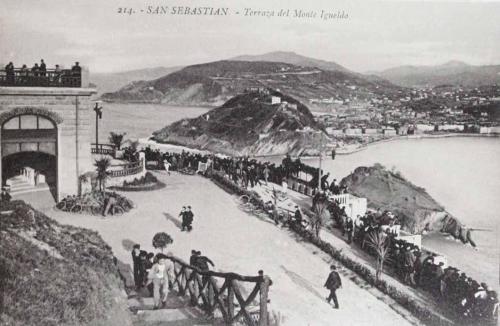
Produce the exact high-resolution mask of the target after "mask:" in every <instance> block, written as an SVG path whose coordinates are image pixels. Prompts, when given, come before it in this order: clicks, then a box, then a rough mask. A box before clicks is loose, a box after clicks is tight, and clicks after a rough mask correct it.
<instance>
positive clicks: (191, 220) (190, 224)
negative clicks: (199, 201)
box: [186, 206, 194, 231]
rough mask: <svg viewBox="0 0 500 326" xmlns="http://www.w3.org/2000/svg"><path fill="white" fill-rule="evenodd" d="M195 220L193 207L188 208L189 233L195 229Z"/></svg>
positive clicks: (187, 222) (187, 224) (187, 223)
mask: <svg viewBox="0 0 500 326" xmlns="http://www.w3.org/2000/svg"><path fill="white" fill-rule="evenodd" d="M193 219H194V214H193V212H192V211H191V206H188V207H187V211H186V226H187V230H188V231H191V230H192V229H193V226H192V224H193Z"/></svg>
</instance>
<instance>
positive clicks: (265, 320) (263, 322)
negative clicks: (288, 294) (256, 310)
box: [259, 270, 270, 326]
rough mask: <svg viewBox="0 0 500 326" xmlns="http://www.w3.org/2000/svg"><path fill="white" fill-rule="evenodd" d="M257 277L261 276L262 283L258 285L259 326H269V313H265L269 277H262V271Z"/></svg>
mask: <svg viewBox="0 0 500 326" xmlns="http://www.w3.org/2000/svg"><path fill="white" fill-rule="evenodd" d="M259 276H263V281H262V282H261V283H260V316H259V326H269V312H268V311H267V297H268V291H269V283H270V280H269V277H267V276H265V275H264V272H263V271H262V270H260V271H259Z"/></svg>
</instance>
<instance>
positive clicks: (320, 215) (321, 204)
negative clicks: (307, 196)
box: [311, 200, 330, 238]
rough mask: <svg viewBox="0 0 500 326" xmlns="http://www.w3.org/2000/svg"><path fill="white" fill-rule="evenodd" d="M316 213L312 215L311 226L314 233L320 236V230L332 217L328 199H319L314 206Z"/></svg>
mask: <svg viewBox="0 0 500 326" xmlns="http://www.w3.org/2000/svg"><path fill="white" fill-rule="evenodd" d="M313 211H314V214H313V216H312V217H311V226H312V229H313V231H314V234H315V235H316V237H317V238H319V231H320V230H321V228H323V227H324V226H325V224H326V222H327V221H328V220H329V219H330V211H329V210H328V201H326V200H320V201H317V202H316V204H315V205H314V207H313Z"/></svg>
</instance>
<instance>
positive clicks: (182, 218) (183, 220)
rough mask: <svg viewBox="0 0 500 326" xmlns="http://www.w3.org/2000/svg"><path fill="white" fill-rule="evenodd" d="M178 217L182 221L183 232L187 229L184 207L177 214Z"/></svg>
mask: <svg viewBox="0 0 500 326" xmlns="http://www.w3.org/2000/svg"><path fill="white" fill-rule="evenodd" d="M179 217H180V218H181V220H182V224H181V226H182V228H181V231H184V230H185V229H186V227H187V218H186V206H182V209H181V212H180V213H179Z"/></svg>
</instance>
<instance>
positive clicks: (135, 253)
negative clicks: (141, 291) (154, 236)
mask: <svg viewBox="0 0 500 326" xmlns="http://www.w3.org/2000/svg"><path fill="white" fill-rule="evenodd" d="M140 253H141V246H140V245H138V244H135V245H134V247H133V249H132V263H133V265H134V284H135V287H136V288H137V289H138V288H140V287H141V285H142V280H141V272H140V266H141V258H140V257H139V255H140Z"/></svg>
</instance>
